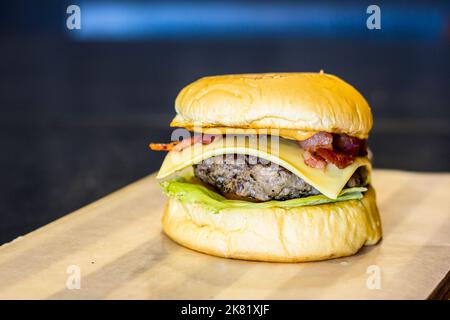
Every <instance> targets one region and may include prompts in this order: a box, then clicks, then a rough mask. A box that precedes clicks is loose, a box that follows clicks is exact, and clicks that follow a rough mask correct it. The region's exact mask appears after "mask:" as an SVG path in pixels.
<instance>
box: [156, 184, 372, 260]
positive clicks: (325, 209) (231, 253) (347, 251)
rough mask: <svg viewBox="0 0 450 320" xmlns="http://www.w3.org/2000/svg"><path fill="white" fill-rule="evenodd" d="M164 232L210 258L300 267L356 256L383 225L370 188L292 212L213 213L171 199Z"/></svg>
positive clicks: (250, 210)
mask: <svg viewBox="0 0 450 320" xmlns="http://www.w3.org/2000/svg"><path fill="white" fill-rule="evenodd" d="M162 223H163V229H164V232H165V233H166V234H167V235H168V236H169V237H170V238H171V239H173V240H174V241H176V242H177V243H179V244H181V245H183V246H186V247H188V248H190V249H193V250H197V251H200V252H204V253H207V254H211V255H215V256H219V257H224V258H235V259H244V260H257V261H270V262H302V261H317V260H326V259H331V258H337V257H344V256H349V255H352V254H355V253H356V252H357V251H358V250H359V249H360V248H361V247H362V246H364V245H373V244H376V243H377V242H378V241H379V240H380V238H381V221H380V216H379V214H378V209H377V206H376V202H375V192H374V190H373V189H372V188H371V187H370V188H369V190H368V191H367V192H366V193H365V195H364V197H363V198H362V199H361V200H347V201H342V202H336V203H331V204H324V205H316V206H305V207H296V208H289V209H282V208H270V209H269V208H266V209H242V208H241V209H235V208H234V209H225V210H222V211H220V212H219V213H214V212H211V211H209V210H208V209H207V208H206V207H205V206H202V205H201V204H192V203H183V202H180V201H179V200H176V199H173V198H170V199H169V202H168V204H167V206H166V210H165V212H164V215H163V219H162Z"/></svg>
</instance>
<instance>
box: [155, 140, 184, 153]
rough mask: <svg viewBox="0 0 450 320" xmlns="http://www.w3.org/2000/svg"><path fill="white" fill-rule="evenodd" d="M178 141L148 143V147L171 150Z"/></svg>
mask: <svg viewBox="0 0 450 320" xmlns="http://www.w3.org/2000/svg"><path fill="white" fill-rule="evenodd" d="M178 143H179V141H172V142H169V143H150V144H149V147H150V149H152V150H153V151H171V150H172V149H173V148H174V147H175V146H176V145H177V144H178Z"/></svg>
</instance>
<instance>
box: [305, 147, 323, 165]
mask: <svg viewBox="0 0 450 320" xmlns="http://www.w3.org/2000/svg"><path fill="white" fill-rule="evenodd" d="M303 157H304V159H305V163H306V164H307V165H308V166H310V167H311V168H316V169H323V168H325V166H326V165H327V163H326V161H325V159H324V158H322V157H321V156H319V155H317V154H312V153H311V152H309V151H306V152H305V153H304V154H303Z"/></svg>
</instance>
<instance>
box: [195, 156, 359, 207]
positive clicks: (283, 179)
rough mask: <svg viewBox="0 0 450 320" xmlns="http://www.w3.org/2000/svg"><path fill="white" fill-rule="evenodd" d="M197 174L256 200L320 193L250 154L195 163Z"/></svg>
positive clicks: (356, 178)
mask: <svg viewBox="0 0 450 320" xmlns="http://www.w3.org/2000/svg"><path fill="white" fill-rule="evenodd" d="M194 173H195V175H196V176H197V177H198V178H199V179H200V180H202V181H203V182H204V183H206V184H209V185H211V186H214V187H215V188H217V189H218V190H219V191H220V192H221V193H222V194H224V195H228V196H232V197H236V198H243V199H249V200H256V201H268V200H288V199H294V198H302V197H307V196H311V195H317V194H320V192H319V191H318V190H317V189H315V188H314V187H313V186H311V185H310V184H308V183H306V182H305V181H304V180H303V179H301V178H299V177H298V176H296V175H295V174H293V173H291V172H290V171H288V170H286V169H285V168H283V167H281V166H279V165H277V164H275V163H273V162H270V161H268V160H265V159H261V158H258V157H253V156H248V155H236V154H229V155H221V156H216V157H212V158H208V159H206V160H203V161H202V162H200V163H198V164H197V165H194ZM366 176H367V170H366V169H365V168H363V167H361V168H360V169H358V170H357V171H356V172H355V173H354V174H353V176H352V177H351V178H350V180H349V181H348V183H347V187H349V188H350V187H356V186H362V185H363V183H364V182H365V181H366Z"/></svg>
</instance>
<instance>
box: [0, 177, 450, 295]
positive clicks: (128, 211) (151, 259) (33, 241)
mask: <svg viewBox="0 0 450 320" xmlns="http://www.w3.org/2000/svg"><path fill="white" fill-rule="evenodd" d="M373 179H374V185H375V188H376V190H377V197H378V205H379V208H380V213H381V217H382V222H383V232H384V238H383V240H382V242H381V243H380V244H379V245H376V246H371V247H365V248H363V249H362V250H361V251H360V252H359V253H358V254H357V255H355V256H352V257H347V258H340V259H335V260H329V261H322V262H311V263H299V264H279V263H260V262H247V261H239V260H228V259H222V258H216V257H211V256H208V255H204V254H201V253H197V252H195V251H191V250H189V249H186V248H183V247H181V246H178V245H177V244H175V243H173V242H172V241H171V240H170V239H168V238H167V237H166V236H165V235H164V234H163V233H162V232H161V225H160V219H161V215H162V210H163V206H164V202H165V197H164V196H163V195H162V193H161V191H160V188H159V186H158V184H157V182H156V180H155V177H154V175H151V176H148V177H146V178H144V179H142V180H139V181H137V182H136V183H133V184H131V185H129V186H127V187H125V188H123V189H121V190H119V191H117V192H115V193H113V194H111V195H109V196H107V197H105V198H103V199H101V200H99V201H96V202H94V203H92V204H91V205H88V206H86V207H84V208H82V209H80V210H77V211H75V212H73V213H71V214H69V215H67V216H65V217H63V218H61V219H59V220H56V221H55V222H53V223H50V224H49V225H46V226H44V227H43V228H40V229H38V230H36V231H34V232H32V233H30V234H27V235H25V236H23V237H19V238H18V239H16V240H14V241H13V242H11V243H8V244H5V245H3V246H1V247H0V298H3V299H17V298H18V299H330V298H331V299H426V298H429V297H430V295H432V293H433V292H434V293H436V292H440V294H441V292H442V288H445V283H444V282H445V281H444V278H445V276H446V274H447V273H448V271H449V269H450V174H442V173H439V174H437V173H435V174H430V173H427V174H424V173H411V172H401V171H389V170H375V172H374V178H373ZM73 266H75V267H73ZM78 268H79V269H78ZM74 270H79V271H80V285H81V287H80V289H73V288H72V289H69V288H70V287H71V286H69V288H68V286H67V283H68V282H69V283H73V282H71V281H72V280H73V279H74V278H73V277H74V276H76V272H75V273H74ZM378 272H379V275H380V278H379V279H380V287H379V288H376V287H374V286H373V284H374V282H372V280H373V279H374V276H375V274H377V273H378ZM447 282H448V278H447ZM368 284H369V285H368Z"/></svg>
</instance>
